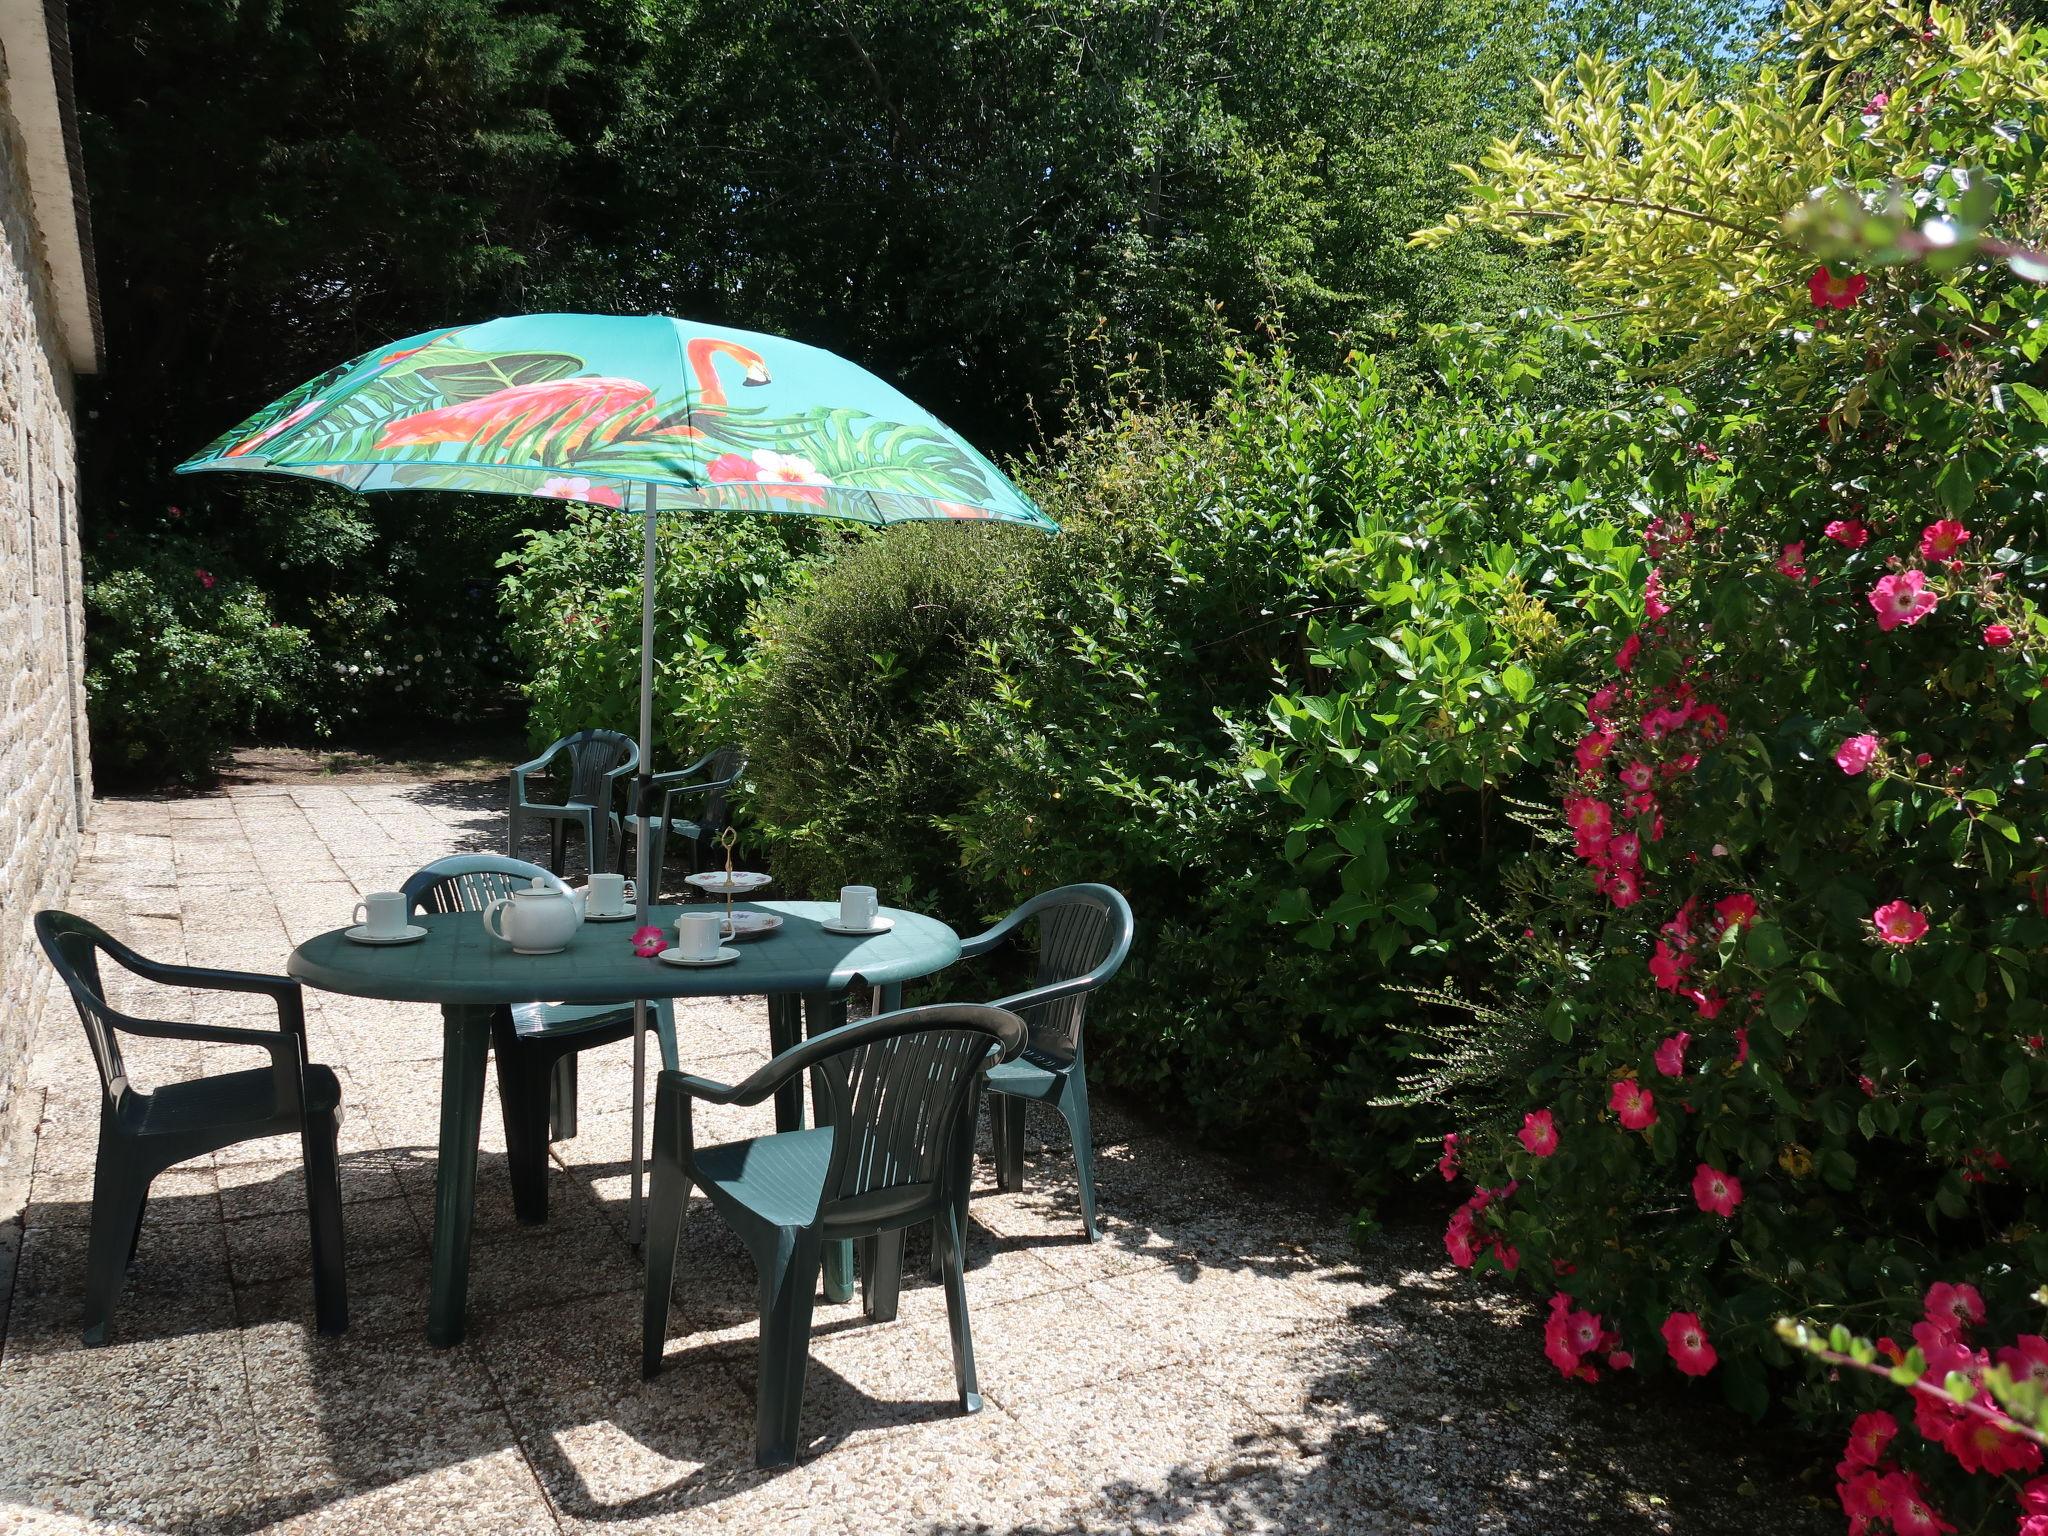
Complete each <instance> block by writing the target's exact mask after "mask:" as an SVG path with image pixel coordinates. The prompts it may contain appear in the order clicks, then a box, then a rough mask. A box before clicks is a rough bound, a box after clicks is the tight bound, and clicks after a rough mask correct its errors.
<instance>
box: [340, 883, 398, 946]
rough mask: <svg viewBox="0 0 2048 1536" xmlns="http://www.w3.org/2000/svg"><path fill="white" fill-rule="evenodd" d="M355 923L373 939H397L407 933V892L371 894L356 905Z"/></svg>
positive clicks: (373, 892)
mask: <svg viewBox="0 0 2048 1536" xmlns="http://www.w3.org/2000/svg"><path fill="white" fill-rule="evenodd" d="M353 921H354V922H355V923H357V924H358V925H359V926H360V927H361V928H362V930H363V931H364V932H365V933H367V934H368V935H369V936H370V937H371V938H373V939H395V938H397V937H398V936H399V935H400V934H401V933H403V932H405V892H403V891H372V892H370V894H369V895H367V896H365V897H364V898H363V899H362V900H361V901H359V902H357V903H356V910H355V916H354V918H353Z"/></svg>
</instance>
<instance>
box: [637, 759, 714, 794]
mask: <svg viewBox="0 0 2048 1536" xmlns="http://www.w3.org/2000/svg"><path fill="white" fill-rule="evenodd" d="M716 756H718V754H717V753H716V752H706V753H705V754H704V755H703V756H702V757H700V758H698V759H697V761H695V762H694V763H691V764H690V765H689V766H688V767H686V768H671V769H670V770H669V771H668V772H667V773H657V774H655V775H653V776H652V778H651V780H650V782H651V783H654V784H657V785H660V786H662V787H664V788H665V787H667V786H668V785H670V784H674V785H678V786H680V785H681V784H682V783H683V781H684V780H685V779H687V778H689V777H690V775H692V774H693V773H697V772H699V771H700V770H701V769H703V767H704V766H705V764H707V763H709V762H710V761H711V759H713V758H714V757H716Z"/></svg>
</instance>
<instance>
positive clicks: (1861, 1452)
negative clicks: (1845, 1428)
mask: <svg viewBox="0 0 2048 1536" xmlns="http://www.w3.org/2000/svg"><path fill="white" fill-rule="evenodd" d="M1898 1433H1899V1421H1898V1420H1897V1419H1895V1418H1893V1417H1892V1416H1891V1415H1890V1414H1888V1413H1866V1414H1861V1415H1859V1416H1858V1417H1857V1420H1856V1422H1855V1423H1854V1424H1851V1425H1850V1426H1849V1443H1848V1445H1846V1446H1845V1447H1843V1450H1842V1454H1843V1455H1844V1456H1845V1457H1846V1458H1847V1459H1848V1461H1849V1463H1850V1464H1851V1465H1852V1466H1858V1467H1874V1466H1876V1465H1877V1464H1878V1463H1879V1462H1880V1461H1882V1460H1884V1453H1885V1451H1886V1450H1887V1449H1889V1448H1890V1446H1891V1443H1892V1441H1893V1440H1894V1439H1896V1438H1897V1437H1898Z"/></svg>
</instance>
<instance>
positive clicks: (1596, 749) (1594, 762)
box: [1572, 728, 1614, 773]
mask: <svg viewBox="0 0 2048 1536" xmlns="http://www.w3.org/2000/svg"><path fill="white" fill-rule="evenodd" d="M1613 750H1614V732H1612V731H1603V730H1599V729H1597V728H1596V729H1594V730H1590V731H1588V732H1586V734H1585V735H1583V736H1581V737H1580V738H1579V744H1578V746H1577V747H1575V748H1574V749H1573V751H1572V757H1573V759H1574V760H1575V761H1576V762H1577V763H1578V765H1579V772H1581V773H1597V772H1598V771H1599V769H1600V765H1601V764H1602V763H1603V762H1605V761H1606V760H1607V754H1608V753H1609V752H1611V751H1613Z"/></svg>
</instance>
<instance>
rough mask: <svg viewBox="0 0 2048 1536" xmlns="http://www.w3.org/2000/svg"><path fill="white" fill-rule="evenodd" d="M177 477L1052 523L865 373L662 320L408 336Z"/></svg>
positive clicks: (533, 320) (622, 504)
mask: <svg viewBox="0 0 2048 1536" xmlns="http://www.w3.org/2000/svg"><path fill="white" fill-rule="evenodd" d="M178 469H179V472H180V473H184V474H192V473H198V472H203V471H207V470H234V471H242V472H248V471H256V472H261V473H269V474H282V475H300V476H305V477H308V478H311V479H316V480H325V481H328V482H329V483H331V484H335V485H342V486H346V487H348V488H349V489H351V490H357V491H394V490H438V491H472V492H485V493H494V494H499V495H514V496H544V497H555V498H560V499H563V500H569V501H581V502H587V503H590V504H593V505H596V506H609V507H618V508H622V509H626V510H630V511H634V512H642V511H655V512H671V511H673V512H686V511H732V512H767V513H781V514H785V515H795V516H806V517H832V518H844V519H847V520H849V521H853V522H860V523H869V524H877V525H879V524H888V523H900V522H911V521H924V520H948V519H951V520H993V521H996V522H1007V523H1023V524H1026V525H1028V526H1031V527H1035V528H1040V529H1045V530H1048V531H1049V530H1052V529H1053V528H1054V527H1055V524H1054V523H1053V521H1052V519H1051V518H1049V517H1047V516H1046V515H1045V514H1044V513H1043V512H1041V511H1040V510H1039V509H1038V508H1037V507H1036V506H1035V505H1033V503H1032V502H1031V500H1030V498H1029V497H1027V496H1025V495H1024V493H1023V492H1021V491H1019V490H1018V489H1017V487H1016V486H1015V485H1013V484H1011V483H1010V481H1009V479H1008V478H1007V477H1006V476H1005V475H1004V474H1003V473H1002V471H1001V470H999V469H997V468H996V466H995V465H994V464H992V463H990V462H989V460H988V459H986V458H985V457H983V456H982V455H981V454H980V453H978V452H976V451H975V450H974V448H973V447H971V446H970V445H969V444H968V443H967V442H966V441H965V440H964V439H962V438H961V437H960V436H959V435H958V434H956V433H954V432H952V431H951V430H949V429H948V428H947V427H946V426H944V425H943V424H942V423H940V422H939V421H938V420H937V419H936V418H934V417H933V416H932V415H931V414H930V413H929V412H927V411H925V410H924V409H923V408H922V407H920V406H918V405H917V404H915V403H914V402H912V401H911V400H910V399H909V398H908V397H906V396H905V395H903V394H902V393H901V392H900V391H898V390H896V389H894V388H892V387H890V386H889V385H888V384H885V383H884V382H883V381H882V380H880V379H878V378H877V377H875V375H873V374H872V373H869V372H868V371H867V370H866V369H864V368H860V367H858V366H856V365H855V364H853V363H849V362H847V361H846V360H845V359H844V358H842V357H837V356H835V355H834V354H832V353H830V352H827V351H824V350H822V349H820V348H818V347H811V346H806V345H804V344H803V343H801V342H796V341H790V340H788V339H786V338H784V337H779V336H764V335H760V334H757V333H755V332H752V331H735V330H727V329H725V328H723V327H720V326H714V325H699V324H696V323H694V322H692V321H688V320H677V319H672V318H669V317H667V316H662V315H568V314H562V315H514V316H510V317H507V318H504V319H499V320H487V321H484V322H482V323H481V324H478V325H467V326H456V327H454V328H452V329H448V330H440V331H430V332H427V333H425V334H423V335H419V336H413V337H408V338H407V339H405V340H403V341H398V342H393V343H391V344H390V345H388V346H383V347H378V348H377V349H376V350H374V351H371V352H366V353H364V354H363V355H362V356H361V357H358V358H356V359H355V360H353V361H352V362H347V363H343V364H342V365H341V366H340V367H338V368H334V369H331V370H329V371H328V372H326V373H323V374H321V375H320V376H319V377H317V378H314V379H309V380H308V381H307V382H305V383H304V384H301V385H300V386H299V387H298V388H297V389H295V390H293V391H291V393H289V394H287V395H285V396H283V397H282V398H281V399H278V400H276V401H273V402H272V403H271V404H269V405H267V406H265V407H264V408H263V409H262V410H260V411H258V412H257V413H256V414H255V415H253V416H251V417H250V418H249V419H248V420H247V421H245V422H243V423H242V424H241V425H239V426H237V427H235V428H234V429H233V430H232V431H230V432H227V433H224V434H223V435H222V436H221V437H220V438H218V439H217V440H216V441H214V442H213V443H212V444H210V445H209V446H208V447H207V448H206V449H205V450H204V451H202V452H200V453H197V454H195V455H193V456H192V457H191V458H190V459H187V460H186V461H185V462H184V463H183V464H180V465H179V466H178Z"/></svg>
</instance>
